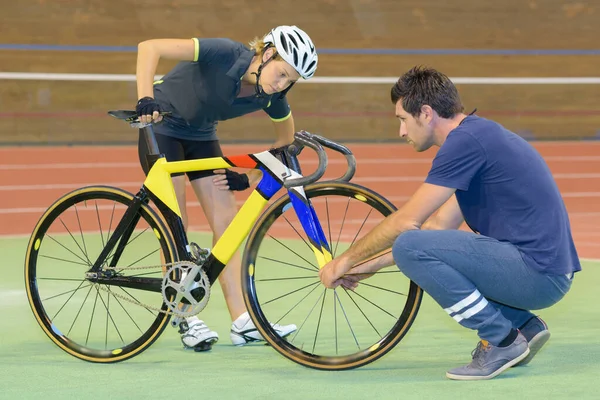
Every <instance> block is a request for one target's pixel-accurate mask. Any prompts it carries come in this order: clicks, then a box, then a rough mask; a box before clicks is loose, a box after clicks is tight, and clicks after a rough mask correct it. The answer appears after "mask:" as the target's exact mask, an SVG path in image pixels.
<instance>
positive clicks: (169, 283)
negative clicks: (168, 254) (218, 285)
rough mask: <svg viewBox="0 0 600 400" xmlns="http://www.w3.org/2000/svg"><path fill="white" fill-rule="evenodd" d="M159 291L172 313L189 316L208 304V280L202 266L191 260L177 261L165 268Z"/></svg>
mask: <svg viewBox="0 0 600 400" xmlns="http://www.w3.org/2000/svg"><path fill="white" fill-rule="evenodd" d="M161 293H162V296H163V300H164V302H165V304H166V306H167V307H168V308H169V310H170V311H171V312H172V313H173V314H176V315H178V316H180V317H191V316H192V315H196V314H198V313H199V312H200V311H202V310H203V309H204V307H206V305H207V304H208V299H209V297H210V282H209V280H208V276H207V275H206V272H204V270H203V269H202V267H200V266H199V265H196V264H195V263H193V262H191V261H179V262H176V263H174V265H173V266H171V267H170V268H169V269H167V271H166V273H165V275H164V277H163V280H162V287H161Z"/></svg>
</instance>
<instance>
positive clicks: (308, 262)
mask: <svg viewBox="0 0 600 400" xmlns="http://www.w3.org/2000/svg"><path fill="white" fill-rule="evenodd" d="M269 237H270V238H271V239H273V240H274V241H276V242H277V243H279V244H280V245H282V246H283V247H285V248H286V249H287V250H289V251H291V252H292V253H294V254H295V255H297V256H298V257H299V258H300V259H302V260H304V261H306V263H307V264H308V265H310V266H311V267H313V269H314V270H316V271H318V270H319V268H318V267H317V266H316V265H315V264H313V263H311V262H310V261H308V260H307V259H306V258H304V257H302V256H301V255H300V254H298V253H296V252H295V251H294V250H292V249H290V248H289V247H288V246H286V245H285V244H283V243H282V242H280V241H279V240H277V239H275V238H274V237H273V236H271V235H269ZM311 250H312V249H311Z"/></svg>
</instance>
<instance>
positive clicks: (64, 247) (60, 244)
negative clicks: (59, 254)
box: [46, 221, 92, 266]
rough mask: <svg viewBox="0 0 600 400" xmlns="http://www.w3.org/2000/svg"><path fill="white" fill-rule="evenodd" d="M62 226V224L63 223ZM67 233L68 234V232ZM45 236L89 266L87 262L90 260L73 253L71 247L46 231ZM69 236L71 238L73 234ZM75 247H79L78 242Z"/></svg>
mask: <svg viewBox="0 0 600 400" xmlns="http://www.w3.org/2000/svg"><path fill="white" fill-rule="evenodd" d="M61 222H62V221H61ZM63 226H64V224H63ZM65 228H66V226H65ZM69 234H70V232H69ZM46 236H47V237H48V238H49V239H51V240H53V241H54V242H55V243H56V244H58V245H59V246H61V247H62V248H63V249H65V250H67V251H68V252H69V253H71V254H73V255H74V256H75V257H77V258H79V259H80V260H81V261H83V262H84V263H86V264H85V265H87V266H90V265H92V264H91V263H90V262H89V261H90V260H87V261H86V260H84V259H83V258H81V257H79V256H78V255H77V254H75V253H74V252H73V251H72V250H71V249H69V248H67V247H66V246H65V245H63V244H62V243H61V242H59V241H58V240H56V239H54V238H53V237H52V236H50V234H49V233H46ZM71 237H72V238H73V235H71ZM73 240H75V238H73ZM75 243H76V244H77V242H75ZM77 247H79V244H77ZM79 250H81V247H79ZM86 258H87V257H86Z"/></svg>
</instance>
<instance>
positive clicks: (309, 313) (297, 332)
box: [292, 288, 327, 341]
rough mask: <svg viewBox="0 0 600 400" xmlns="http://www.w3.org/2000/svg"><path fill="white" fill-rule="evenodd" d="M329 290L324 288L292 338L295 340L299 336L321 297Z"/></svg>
mask: <svg viewBox="0 0 600 400" xmlns="http://www.w3.org/2000/svg"><path fill="white" fill-rule="evenodd" d="M326 291H327V289H326V288H325V289H324V290H323V293H321V294H320V295H319V297H318V298H317V301H315V304H314V305H313V306H312V308H311V309H310V311H309V312H308V315H307V316H306V318H304V321H302V325H300V327H299V328H298V330H297V331H296V333H295V334H294V337H293V338H292V341H294V339H295V338H296V337H297V336H298V334H299V333H300V331H301V330H302V327H304V324H306V321H307V320H308V318H309V317H310V315H311V314H312V312H313V311H314V309H315V307H316V306H317V304H319V300H321V297H322V296H323V295H324V294H325V292H326Z"/></svg>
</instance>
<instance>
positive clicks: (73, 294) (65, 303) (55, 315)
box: [52, 280, 85, 320]
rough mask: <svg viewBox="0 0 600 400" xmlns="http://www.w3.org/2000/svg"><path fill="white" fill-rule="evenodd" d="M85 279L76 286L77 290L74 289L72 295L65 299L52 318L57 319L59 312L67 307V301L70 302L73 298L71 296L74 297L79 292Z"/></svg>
mask: <svg viewBox="0 0 600 400" xmlns="http://www.w3.org/2000/svg"><path fill="white" fill-rule="evenodd" d="M84 282H85V281H83V280H82V281H81V283H79V286H77V287H76V288H75V290H73V292H72V293H71V295H70V296H69V297H68V298H67V299H66V300H65V302H64V303H63V305H62V306H60V308H59V309H58V311H57V312H56V314H54V316H53V317H52V320H54V319H56V317H57V316H58V314H60V312H61V311H62V309H63V308H65V306H66V305H67V303H68V302H69V300H71V298H73V296H75V293H77V291H78V290H79V289H80V288H81V285H83V283H84Z"/></svg>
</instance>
